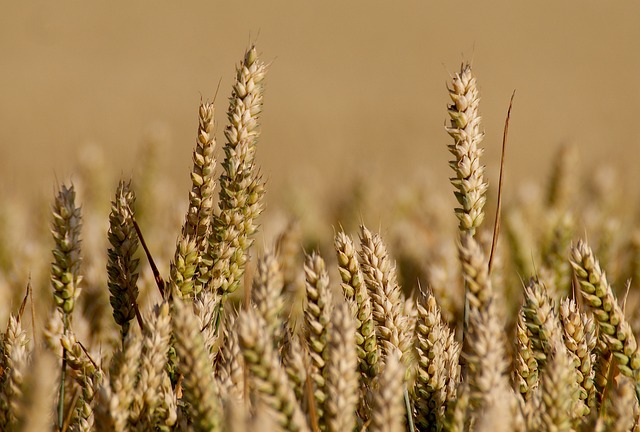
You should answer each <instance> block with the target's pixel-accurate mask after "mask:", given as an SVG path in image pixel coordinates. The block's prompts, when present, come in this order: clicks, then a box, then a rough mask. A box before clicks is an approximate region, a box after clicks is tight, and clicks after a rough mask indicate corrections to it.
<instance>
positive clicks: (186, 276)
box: [170, 236, 199, 299]
mask: <svg viewBox="0 0 640 432" xmlns="http://www.w3.org/2000/svg"><path fill="white" fill-rule="evenodd" d="M198 259H199V258H198V245H197V244H196V241H195V240H194V239H193V238H191V237H189V236H186V237H183V236H181V237H180V239H178V244H177V245H176V252H175V255H174V258H173V262H172V263H171V270H170V272H171V273H170V274H171V284H172V285H173V286H174V287H175V289H174V290H173V292H175V293H176V294H178V295H179V296H180V297H181V298H182V299H187V298H193V297H194V295H195V294H196V288H195V285H196V284H195V282H194V277H195V275H196V272H197V270H198Z"/></svg>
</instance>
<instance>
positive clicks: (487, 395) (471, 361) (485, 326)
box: [463, 300, 509, 408]
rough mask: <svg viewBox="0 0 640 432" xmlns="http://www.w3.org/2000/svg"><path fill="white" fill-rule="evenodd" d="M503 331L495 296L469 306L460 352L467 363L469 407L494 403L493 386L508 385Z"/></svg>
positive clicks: (494, 387) (497, 387) (495, 387)
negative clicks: (475, 306) (480, 305)
mask: <svg viewBox="0 0 640 432" xmlns="http://www.w3.org/2000/svg"><path fill="white" fill-rule="evenodd" d="M503 334H504V329H503V325H502V324H501V322H500V320H499V313H498V311H497V308H496V306H495V300H491V301H489V302H488V303H487V304H486V306H485V307H484V308H483V309H471V311H470V315H469V334H468V336H469V337H465V340H464V343H465V347H464V348H463V349H464V353H463V355H464V356H465V361H466V363H467V365H468V371H469V374H468V382H469V387H470V391H471V394H470V406H471V407H472V408H479V407H483V406H489V405H491V404H492V403H494V400H493V396H494V393H493V392H492V390H494V389H499V388H503V387H507V386H508V380H507V375H506V373H507V370H508V366H509V365H508V363H507V360H506V359H507V353H506V347H505V344H504V340H503Z"/></svg>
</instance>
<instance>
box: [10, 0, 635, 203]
mask: <svg viewBox="0 0 640 432" xmlns="http://www.w3.org/2000/svg"><path fill="white" fill-rule="evenodd" d="M0 9H1V10H0V58H1V59H2V67H0V95H1V96H0V122H1V124H2V127H0V178H1V186H0V193H1V194H2V196H3V197H4V198H3V201H5V202H7V200H11V202H17V201H20V200H34V199H35V198H36V197H45V198H46V199H47V200H50V199H51V198H52V197H53V192H54V190H55V186H54V185H55V183H56V182H58V183H59V182H62V181H66V180H68V179H74V175H75V176H77V171H78V170H79V169H85V170H87V169H89V170H91V169H92V167H94V166H98V165H99V166H100V167H101V168H100V169H102V170H104V172H106V173H107V174H108V176H109V178H110V180H109V182H108V193H109V194H111V193H112V191H113V189H114V188H115V182H116V181H117V179H118V178H119V177H120V176H124V177H130V176H135V173H136V170H137V169H138V167H139V166H140V165H142V164H144V163H145V155H146V153H147V152H149V151H153V152H156V153H157V154H158V155H160V157H159V159H158V160H159V162H158V163H159V164H160V170H161V172H162V176H163V180H164V181H166V184H167V185H169V186H168V187H175V189H176V190H178V191H183V192H182V196H183V197H184V201H185V202H184V203H183V204H184V207H185V208H186V198H187V190H188V187H189V175H188V173H189V170H190V167H191V151H192V148H193V145H194V140H195V132H196V126H197V108H198V103H199V101H200V100H201V99H212V98H213V96H214V94H215V93H216V89H217V87H218V84H219V85H220V87H219V93H218V96H217V99H216V107H217V120H218V122H219V126H218V132H219V133H218V134H217V137H218V145H219V147H221V146H222V145H223V144H224V137H223V134H222V129H223V128H224V125H225V121H226V118H225V113H226V105H227V98H228V96H229V94H230V87H231V83H232V79H233V76H234V65H235V64H237V63H238V62H239V60H240V59H241V57H242V54H243V52H244V50H245V49H246V48H247V47H248V46H249V45H250V44H251V43H254V42H255V43H256V44H257V46H258V49H259V51H260V52H261V54H262V57H263V59H265V60H266V61H267V62H271V67H270V71H269V75H268V84H267V92H266V97H265V108H264V115H263V119H262V125H263V128H262V138H261V142H260V148H259V150H258V159H259V163H260V164H261V166H262V172H263V174H264V175H265V177H266V178H268V184H269V191H268V195H267V198H268V202H269V205H270V206H272V207H280V206H281V205H282V204H283V203H284V204H285V206H286V205H287V204H286V203H287V202H290V201H291V200H290V199H289V198H288V197H291V196H296V195H298V196H306V197H307V199H308V200H310V201H318V200H322V199H323V197H324V196H327V194H335V191H336V190H340V189H343V190H344V189H347V188H348V187H349V188H350V187H352V186H353V184H354V183H355V184H357V182H359V181H360V182H362V181H365V179H366V181H367V182H369V181H373V179H375V180H376V181H377V182H379V183H380V185H381V187H386V188H387V189H388V190H389V191H394V190H399V189H400V188H401V187H402V186H403V185H405V184H407V183H408V182H410V181H413V180H412V179H414V178H419V179H421V180H419V181H424V179H428V180H427V181H428V182H431V184H432V185H433V187H435V188H437V189H441V190H446V191H447V192H450V191H451V187H450V185H449V183H448V180H447V177H448V175H449V168H448V166H447V160H448V158H449V154H448V152H447V150H446V144H448V143H449V142H450V139H449V137H448V136H447V134H446V133H445V131H444V128H443V125H444V123H445V120H446V119H447V113H446V105H447V104H448V102H449V100H448V95H447V91H446V83H447V82H448V81H449V79H450V74H451V73H454V72H456V71H457V70H458V69H459V65H460V63H461V61H463V60H471V61H472V62H473V65H474V70H475V72H476V75H477V77H478V82H479V86H480V91H481V96H482V102H481V114H482V116H483V118H484V128H485V129H486V138H485V141H484V144H485V146H486V158H485V163H486V165H487V175H488V177H489V178H490V179H491V180H492V183H493V184H495V183H496V182H495V179H497V174H498V162H499V153H500V141H501V136H502V128H503V124H504V118H505V114H506V111H507V106H508V102H509V97H510V95H511V93H512V92H513V90H516V91H517V94H516V98H515V105H514V108H513V115H512V120H511V129H510V136H509V150H508V155H507V168H506V176H507V182H508V185H507V187H506V188H505V194H506V195H508V194H509V193H511V191H510V187H509V185H515V184H519V183H521V182H522V181H525V180H528V181H532V182H539V181H541V179H543V178H545V177H546V176H547V174H548V172H549V166H550V165H551V163H552V159H553V157H554V154H555V149H556V148H557V147H558V146H559V145H561V144H563V143H564V144H566V143H569V144H573V145H574V146H576V147H578V149H579V153H580V158H581V159H580V161H581V165H583V166H584V167H586V169H591V168H592V167H597V166H598V165H602V164H604V163H611V164H612V166H613V167H615V171H617V173H618V174H619V175H620V176H621V180H620V181H625V182H634V181H636V180H637V178H638V177H637V175H636V171H637V169H636V165H637V161H638V156H640V155H639V153H640V146H639V144H640V129H639V128H637V127H636V125H637V118H638V116H639V114H640V105H639V104H638V103H637V102H636V101H638V100H639V99H640V79H639V77H640V50H638V41H639V40H640V26H638V25H637V19H638V17H639V16H640V4H638V3H635V4H633V5H631V4H623V2H620V3H613V4H607V7H606V8H604V7H603V5H602V3H601V2H596V1H562V2H551V1H544V2H535V3H529V4H527V3H521V2H512V1H496V2H492V3H491V6H487V5H486V4H480V3H477V2H456V3H450V2H449V3H444V2H425V1H406V2H401V3H398V2H381V1H373V2H371V1H368V2H364V1H350V2H343V1H324V2H286V1H269V2H263V1H254V2H250V1H239V2H214V1H192V2H189V3H188V5H185V4H184V3H180V2H173V1H153V2H151V1H137V2H124V1H113V2H102V3H99V4H96V3H94V2H89V3H86V2H71V1H70V2H48V1H33V2H3V4H2V6H0ZM145 143H146V144H145ZM79 165H80V168H78V167H79ZM82 167H84V168H82ZM630 191H634V192H633V193H635V188H631V189H630ZM493 193H495V191H494V192H493ZM446 197H447V199H450V201H451V202H450V203H451V206H453V203H454V200H453V194H450V193H448V194H447V195H446ZM634 198H635V197H634ZM287 200H289V201H287ZM45 211H46V209H45Z"/></svg>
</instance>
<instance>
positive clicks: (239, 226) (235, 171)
mask: <svg viewBox="0 0 640 432" xmlns="http://www.w3.org/2000/svg"><path fill="white" fill-rule="evenodd" d="M265 73H266V66H265V65H264V63H262V62H261V61H260V60H259V59H258V54H257V51H256V49H255V47H251V48H250V49H249V50H248V51H247V52H246V54H245V57H244V60H243V61H242V63H241V64H240V66H239V67H238V68H237V73H236V81H235V83H234V85H233V92H232V94H231V98H230V104H229V111H228V114H227V116H228V118H229V125H228V126H227V128H226V129H225V137H226V139H227V142H226V144H225V146H224V152H225V159H224V161H223V162H222V167H223V169H224V173H223V174H222V175H221V177H220V199H219V204H218V205H219V207H220V211H219V213H218V214H216V215H215V216H214V218H213V226H212V230H213V231H212V232H213V236H212V238H211V244H210V255H211V256H210V258H209V257H207V259H210V260H211V262H212V265H213V267H212V268H211V273H210V274H207V275H202V279H203V281H204V282H206V283H210V286H211V289H213V290H214V291H217V292H218V293H219V294H220V295H221V296H225V295H227V294H230V293H232V292H234V291H235V290H236V289H237V288H238V286H239V284H240V282H241V278H242V275H243V273H244V268H245V265H246V262H247V251H248V249H249V247H250V246H251V244H252V240H251V239H250V236H251V235H252V234H253V233H254V232H255V231H256V229H257V226H256V225H255V219H256V217H257V216H258V215H259V214H260V213H261V211H262V197H263V195H264V185H263V183H262V180H261V178H260V177H259V174H258V173H257V171H256V168H255V162H254V156H255V150H256V141H257V138H258V116H259V114H260V112H261V110H262V97H263V81H264V76H265Z"/></svg>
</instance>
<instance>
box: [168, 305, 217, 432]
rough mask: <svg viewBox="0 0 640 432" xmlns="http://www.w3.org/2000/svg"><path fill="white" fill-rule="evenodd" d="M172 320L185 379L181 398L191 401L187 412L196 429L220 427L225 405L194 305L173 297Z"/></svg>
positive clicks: (205, 429)
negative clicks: (220, 395)
mask: <svg viewBox="0 0 640 432" xmlns="http://www.w3.org/2000/svg"><path fill="white" fill-rule="evenodd" d="M173 306H174V314H173V315H172V319H171V322H172V323H173V331H174V333H175V336H176V343H175V349H176V353H177V355H178V358H179V363H178V369H179V371H180V373H181V374H182V376H183V377H184V380H183V384H182V385H183V396H182V399H183V400H184V401H185V402H187V403H189V406H188V411H189V414H190V416H191V418H192V420H193V428H194V430H196V431H216V430H220V424H221V417H222V407H221V406H220V401H219V389H218V386H217V385H216V383H215V381H214V379H213V370H212V368H211V365H210V363H209V356H208V355H207V352H206V349H205V346H204V341H203V340H202V335H201V334H200V328H199V327H198V319H197V318H196V317H195V316H194V314H193V312H192V311H191V310H190V309H191V307H190V305H188V304H185V303H183V302H182V300H180V299H179V298H174V304H173Z"/></svg>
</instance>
